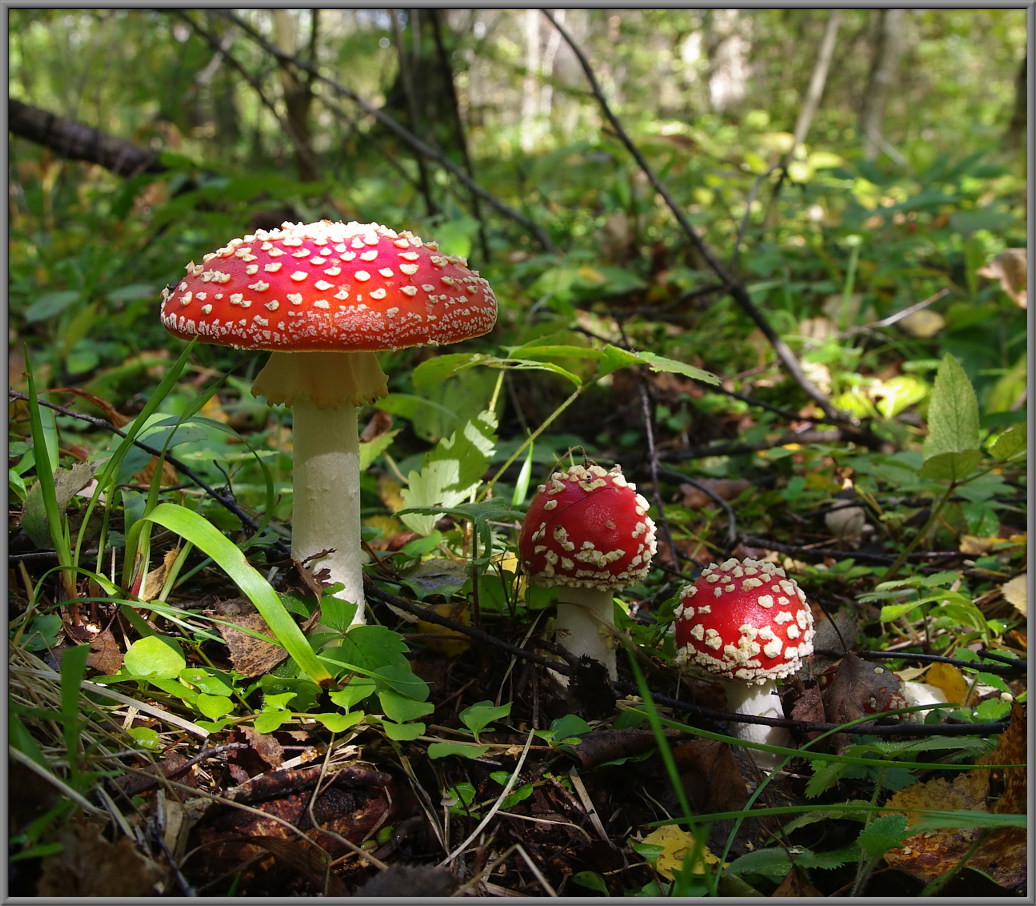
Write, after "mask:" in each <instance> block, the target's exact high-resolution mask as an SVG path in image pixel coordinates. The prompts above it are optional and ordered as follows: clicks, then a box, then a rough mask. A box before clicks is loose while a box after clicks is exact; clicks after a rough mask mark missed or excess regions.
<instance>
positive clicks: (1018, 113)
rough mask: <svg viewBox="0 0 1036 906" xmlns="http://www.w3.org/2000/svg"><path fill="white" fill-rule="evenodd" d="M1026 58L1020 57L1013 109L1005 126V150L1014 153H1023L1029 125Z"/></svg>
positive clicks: (1015, 80) (1015, 81)
mask: <svg viewBox="0 0 1036 906" xmlns="http://www.w3.org/2000/svg"><path fill="white" fill-rule="evenodd" d="M1027 72H1028V66H1027V58H1026V57H1022V65H1021V66H1020V67H1019V68H1018V74H1017V75H1016V76H1015V79H1014V107H1013V109H1012V110H1011V121H1010V123H1008V125H1007V134H1006V135H1005V136H1004V143H1005V144H1006V145H1007V150H1008V151H1010V152H1012V153H1014V152H1017V151H1019V150H1021V151H1022V153H1024V152H1025V133H1026V129H1027V127H1028V125H1029V103H1028V96H1027V88H1028V78H1027Z"/></svg>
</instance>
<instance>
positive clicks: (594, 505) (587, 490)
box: [518, 465, 656, 679]
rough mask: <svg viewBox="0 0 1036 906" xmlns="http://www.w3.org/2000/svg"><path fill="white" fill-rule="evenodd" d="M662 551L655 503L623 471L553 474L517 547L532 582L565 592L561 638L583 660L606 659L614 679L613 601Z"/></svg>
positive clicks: (558, 627) (593, 468) (577, 469)
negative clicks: (651, 509)
mask: <svg viewBox="0 0 1036 906" xmlns="http://www.w3.org/2000/svg"><path fill="white" fill-rule="evenodd" d="M655 547H656V545H655V524H654V522H652V521H651V517H650V516H648V502H647V501H646V500H645V499H644V498H643V497H642V496H641V495H640V494H638V493H637V488H636V486H635V485H633V484H630V483H629V482H628V481H626V479H625V478H624V477H623V475H622V469H621V468H620V467H619V466H614V467H613V468H612V470H611V471H610V472H609V471H605V469H603V468H602V467H601V466H598V465H589V466H579V465H574V466H572V467H571V468H569V469H568V471H566V472H553V473H552V474H551V476H550V477H549V478H548V479H547V481H546V482H545V483H544V484H541V485H540V486H539V487H538V488H537V491H536V496H535V497H533V500H532V504H531V505H530V506H529V511H528V513H527V514H526V516H525V521H524V523H523V524H522V530H521V534H520V536H519V539H518V550H519V554H520V556H521V561H522V567H523V568H524V570H525V571H526V573H527V574H528V576H529V580H530V581H531V582H532V583H533V584H534V585H540V586H543V587H548V588H549V587H555V586H556V587H557V588H558V612H557V619H556V621H555V631H556V637H557V639H558V641H559V642H560V643H561V644H562V645H564V647H565V648H567V649H568V650H569V651H570V652H571V653H572V654H574V655H575V656H576V657H581V656H583V655H587V656H589V657H592V658H594V659H595V660H598V661H600V662H601V663H602V664H604V666H605V667H606V668H607V669H608V675H609V676H610V677H611V678H612V679H615V678H616V676H617V673H616V668H615V649H614V643H613V640H612V638H611V635H612V633H613V632H614V629H615V622H614V618H613V612H612V608H613V604H612V597H613V595H614V593H615V592H616V591H618V589H620V588H624V587H625V586H627V585H629V584H630V583H631V582H636V581H638V580H639V579H642V578H644V576H646V575H647V572H648V569H649V568H650V566H651V558H652V557H653V556H654V554H655Z"/></svg>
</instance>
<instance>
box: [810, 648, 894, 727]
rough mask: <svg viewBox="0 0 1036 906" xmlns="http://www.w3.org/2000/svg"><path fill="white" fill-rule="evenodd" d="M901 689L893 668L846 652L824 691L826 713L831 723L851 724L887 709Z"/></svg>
mask: <svg viewBox="0 0 1036 906" xmlns="http://www.w3.org/2000/svg"><path fill="white" fill-rule="evenodd" d="M898 690H899V677H898V676H896V674H894V673H893V672H892V671H891V670H886V669H885V668H884V667H876V666H875V665H874V664H869V663H867V662H866V661H865V660H863V659H862V658H859V657H857V656H856V655H855V654H847V655H846V656H845V657H844V658H842V662H841V663H840V664H839V665H838V670H837V671H835V677H834V679H833V680H831V685H830V686H828V687H827V689H826V690H824V712H825V713H826V714H827V719H828V720H829V721H830V722H831V723H837V724H844V723H849V722H850V721H854V720H859V719H860V718H861V717H865V716H866V715H868V714H873V713H874V712H876V711H882V710H885V708H887V707H888V703H889V699H891V698H892V696H893V695H894V694H895V693H896V692H897V691H898Z"/></svg>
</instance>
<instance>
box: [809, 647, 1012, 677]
mask: <svg viewBox="0 0 1036 906" xmlns="http://www.w3.org/2000/svg"><path fill="white" fill-rule="evenodd" d="M852 653H853V654H855V655H856V656H857V657H858V658H861V659H862V660H865V661H917V662H919V663H922V664H951V665H952V666H954V667H959V668H960V669H961V670H977V671H979V672H981V673H993V674H996V675H997V676H1021V675H1022V674H1024V673H1025V671H1026V670H1027V669H1028V663H1027V662H1026V661H1025V660H1024V659H1022V658H1015V657H1004V656H1003V655H1001V654H997V653H996V652H995V651H980V652H978V654H979V657H988V658H991V659H993V660H995V661H999V662H1000V663H996V664H988V663H985V662H982V661H964V660H961V659H960V658H955V657H946V655H943V654H922V653H920V652H917V651H868V650H867V649H862V650H854V651H853V652H852ZM814 654H819V655H823V656H824V657H844V656H845V654H846V652H844V651H837V650H835V649H833V648H832V649H827V648H820V649H817V650H816V651H815V652H814Z"/></svg>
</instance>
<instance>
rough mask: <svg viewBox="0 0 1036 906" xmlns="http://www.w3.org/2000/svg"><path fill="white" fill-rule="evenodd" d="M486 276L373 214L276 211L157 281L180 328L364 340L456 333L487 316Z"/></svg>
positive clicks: (307, 345)
mask: <svg viewBox="0 0 1036 906" xmlns="http://www.w3.org/2000/svg"><path fill="white" fill-rule="evenodd" d="M496 312H497V306H496V298H495V296H494V295H493V291H492V289H491V288H490V286H489V283H488V282H487V281H486V280H485V279H483V278H482V277H480V276H479V275H478V273H477V272H476V271H473V270H471V269H470V268H469V267H468V266H467V262H466V261H465V260H464V259H463V258H460V257H457V256H455V255H445V254H443V253H442V252H440V251H439V247H438V245H436V243H434V242H424V241H423V240H422V239H420V238H419V237H417V236H415V235H413V234H412V233H408V232H400V233H397V232H395V231H394V230H391V229H389V228H388V227H384V226H382V225H381V224H377V223H355V222H352V223H332V222H330V221H327V220H323V221H319V222H317V223H305V224H303V223H285V224H283V225H282V226H281V227H280V229H276V230H258V231H256V232H255V233H254V234H253V235H250V236H245V237H244V238H241V239H234V240H233V241H231V242H229V243H228V244H227V245H226V246H224V247H223V248H221V249H219V250H218V251H215V252H212V253H210V254H208V255H206V256H205V257H204V258H203V259H202V262H201V264H194V263H193V262H192V263H191V264H189V265H188V266H187V274H186V275H185V276H184V277H183V279H181V280H180V281H179V282H178V283H177V284H176V285H175V286H172V287H170V288H167V289H166V290H165V291H164V292H163V293H162V323H163V324H164V325H165V327H166V328H167V329H168V330H170V331H171V332H172V333H174V334H176V335H177V336H179V337H183V338H184V339H190V338H192V337H195V336H197V337H198V338H199V339H200V340H202V341H203V342H207V343H219V344H223V345H227V346H236V347H240V348H243V349H270V350H280V351H283V352H292V351H293V352H301V351H309V352H313V351H334V352H346V351H369V352H376V351H378V350H382V349H401V348H404V347H407V346H423V345H437V344H440V343H456V342H458V341H460V340H465V339H468V338H470V337H477V336H481V335H482V334H484V333H487V332H488V331H490V330H491V329H492V328H493V325H494V324H495V323H496Z"/></svg>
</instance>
